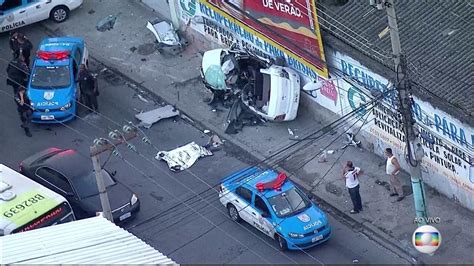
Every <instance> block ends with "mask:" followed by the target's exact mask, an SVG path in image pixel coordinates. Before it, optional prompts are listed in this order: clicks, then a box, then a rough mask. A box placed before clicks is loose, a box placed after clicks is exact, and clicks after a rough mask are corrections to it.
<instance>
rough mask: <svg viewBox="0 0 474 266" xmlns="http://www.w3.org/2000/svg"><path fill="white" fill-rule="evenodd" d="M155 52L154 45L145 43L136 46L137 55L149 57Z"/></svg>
mask: <svg viewBox="0 0 474 266" xmlns="http://www.w3.org/2000/svg"><path fill="white" fill-rule="evenodd" d="M155 51H156V47H155V44H153V43H145V44H141V45H139V46H138V53H139V54H141V55H150V54H152V53H154V52H155Z"/></svg>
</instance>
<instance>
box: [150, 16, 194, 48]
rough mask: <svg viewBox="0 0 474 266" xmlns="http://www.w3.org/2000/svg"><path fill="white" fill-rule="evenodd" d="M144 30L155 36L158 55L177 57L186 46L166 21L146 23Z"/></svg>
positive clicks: (183, 40)
mask: <svg viewBox="0 0 474 266" xmlns="http://www.w3.org/2000/svg"><path fill="white" fill-rule="evenodd" d="M146 28H147V29H149V30H150V31H151V32H152V33H153V35H155V38H156V41H157V43H158V44H157V49H158V52H160V53H164V52H165V53H168V54H171V55H178V54H179V53H180V52H182V51H183V50H184V48H185V47H186V46H187V45H188V42H187V41H186V40H185V39H184V38H182V37H181V36H180V34H178V31H177V30H175V29H174V27H173V25H172V24H171V23H169V22H167V21H154V22H149V21H148V23H147V25H146Z"/></svg>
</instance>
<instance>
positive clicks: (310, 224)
mask: <svg viewBox="0 0 474 266" xmlns="http://www.w3.org/2000/svg"><path fill="white" fill-rule="evenodd" d="M279 222H280V226H281V230H282V231H283V233H285V234H288V233H297V234H305V233H308V232H311V231H314V230H315V229H318V228H320V227H321V226H323V225H325V224H326V223H327V218H326V216H325V215H324V214H323V212H322V211H321V210H319V209H318V208H316V207H315V206H311V207H309V208H308V209H306V210H305V211H303V212H300V213H297V214H295V215H293V216H289V217H286V218H282V219H281V220H280V221H279Z"/></svg>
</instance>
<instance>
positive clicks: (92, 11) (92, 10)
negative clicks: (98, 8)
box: [87, 9, 95, 15]
mask: <svg viewBox="0 0 474 266" xmlns="http://www.w3.org/2000/svg"><path fill="white" fill-rule="evenodd" d="M87 13H88V14H89V15H91V14H94V13H95V10H94V9H91V10H89V11H88V12H87Z"/></svg>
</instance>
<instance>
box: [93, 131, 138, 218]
mask: <svg viewBox="0 0 474 266" xmlns="http://www.w3.org/2000/svg"><path fill="white" fill-rule="evenodd" d="M123 130H124V133H123V134H117V133H115V132H113V131H112V132H110V133H109V136H110V137H111V138H112V139H113V140H107V139H95V140H94V145H92V146H91V147H90V156H91V159H92V165H93V166H94V172H95V178H96V181H97V188H98V189H99V196H100V204H101V205H102V212H103V213H104V217H105V218H106V219H107V220H109V221H111V222H114V219H113V216H112V210H111V208H110V202H109V197H108V195H107V187H106V186H105V182H104V178H103V176H102V167H101V165H100V160H99V155H100V154H101V153H103V152H105V151H115V148H116V147H117V146H118V145H121V144H123V143H126V142H127V141H128V140H130V139H133V138H134V137H136V136H137V132H136V130H135V129H133V128H131V127H129V126H124V128H123Z"/></svg>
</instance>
